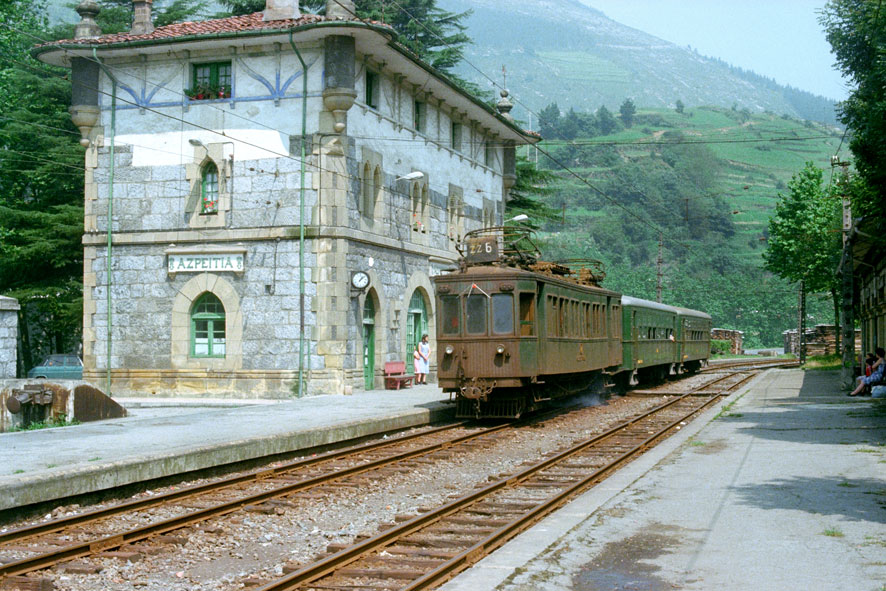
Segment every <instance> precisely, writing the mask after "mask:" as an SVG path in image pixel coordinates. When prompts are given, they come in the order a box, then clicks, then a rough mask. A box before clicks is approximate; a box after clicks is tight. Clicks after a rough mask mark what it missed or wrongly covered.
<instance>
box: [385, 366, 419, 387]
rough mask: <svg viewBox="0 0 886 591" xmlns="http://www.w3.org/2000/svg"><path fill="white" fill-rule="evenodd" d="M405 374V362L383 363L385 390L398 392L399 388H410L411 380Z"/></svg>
mask: <svg viewBox="0 0 886 591" xmlns="http://www.w3.org/2000/svg"><path fill="white" fill-rule="evenodd" d="M413 377H414V376H410V375H407V374H406V362H405V361H388V362H386V363H385V390H399V389H400V388H401V387H404V388H410V387H412V378H413Z"/></svg>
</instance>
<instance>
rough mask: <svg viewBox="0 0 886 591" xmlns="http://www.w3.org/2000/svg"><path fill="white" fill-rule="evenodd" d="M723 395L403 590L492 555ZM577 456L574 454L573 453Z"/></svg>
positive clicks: (428, 584)
mask: <svg viewBox="0 0 886 591" xmlns="http://www.w3.org/2000/svg"><path fill="white" fill-rule="evenodd" d="M687 396H688V395H684V396H682V397H681V398H680V399H681V400H682V399H684V398H686V397H687ZM721 396H723V394H715V395H712V396H711V398H710V399H709V400H707V401H705V402H704V403H703V404H702V405H700V406H698V407H696V408H693V409H692V410H691V411H690V412H688V413H686V414H685V415H683V416H681V417H680V418H678V419H676V420H675V421H672V422H671V423H669V424H668V425H666V426H665V427H664V428H662V429H660V430H658V431H657V432H656V433H654V434H652V435H650V436H649V437H647V438H646V439H644V440H643V441H642V442H640V443H639V444H637V445H636V446H634V447H633V448H631V449H630V450H628V451H626V452H624V453H623V454H622V455H620V456H619V457H617V458H616V459H615V460H613V461H611V462H610V463H608V464H607V465H605V466H603V467H601V468H598V469H597V470H594V471H593V472H591V473H590V474H589V475H588V476H587V477H586V478H583V479H581V480H579V481H578V482H576V483H575V484H573V485H571V486H569V487H567V488H566V489H564V490H563V491H561V492H560V493H558V494H556V495H554V496H553V497H551V498H550V499H548V500H546V501H543V502H542V503H540V504H539V505H538V506H536V507H535V508H533V509H531V510H530V511H529V512H527V513H526V514H524V515H522V516H520V517H518V518H517V519H514V520H513V521H511V522H510V523H508V524H507V525H505V526H503V527H502V528H500V529H499V530H498V531H496V532H494V533H493V534H491V535H489V536H487V537H486V538H484V539H483V540H481V541H480V542H477V543H476V544H474V545H473V546H471V547H470V548H468V549H467V550H464V551H463V552H461V553H460V554H458V555H457V556H455V557H454V558H451V559H450V560H448V561H446V562H444V563H443V564H442V565H440V566H439V567H437V568H436V569H434V570H433V571H431V572H428V573H426V574H425V575H424V576H422V577H421V578H419V579H417V580H415V581H413V582H412V583H411V584H409V585H407V586H406V587H404V588H403V591H414V590H417V589H427V588H429V587H431V586H432V585H436V584H438V583H440V582H443V581H445V580H448V579H449V578H451V577H452V576H454V575H455V574H457V573H459V572H461V571H462V570H464V569H466V568H468V567H470V566H471V565H472V564H474V563H476V562H477V561H479V560H480V559H481V558H483V557H484V556H487V555H489V554H491V553H492V552H493V551H494V550H496V549H497V548H499V547H501V546H502V545H504V544H505V543H506V542H508V541H509V540H511V539H512V538H514V537H515V536H517V535H518V534H520V533H522V532H523V531H525V530H526V529H528V528H529V527H531V526H532V525H534V524H536V523H538V522H539V521H541V520H542V519H543V518H545V517H547V516H548V515H550V514H551V513H553V512H554V511H556V510H557V509H559V508H560V507H562V506H563V505H565V504H566V503H567V502H569V501H570V500H571V499H572V497H574V496H576V495H578V494H580V493H581V492H583V491H584V490H585V489H587V488H588V487H590V486H592V485H593V484H597V483H599V482H600V481H601V480H603V479H604V477H605V476H606V475H608V474H609V473H611V472H612V471H614V470H616V469H617V468H619V467H621V466H622V465H623V464H625V463H627V462H628V461H629V460H630V459H632V458H633V457H634V456H636V455H638V454H640V453H642V452H643V451H645V450H646V449H647V448H648V447H650V446H651V445H652V444H653V443H654V442H655V441H657V440H658V439H660V438H662V437H664V435H665V434H667V433H668V432H670V431H671V430H673V429H674V428H675V427H677V426H678V425H680V424H681V423H682V422H683V421H685V420H686V419H688V418H689V417H691V416H693V415H695V414H697V413H699V412H701V411H702V410H703V409H705V408H707V407H708V406H710V405H711V404H713V403H714V402H715V401H717V400H718V399H719V398H720V397H721ZM570 455H573V454H570Z"/></svg>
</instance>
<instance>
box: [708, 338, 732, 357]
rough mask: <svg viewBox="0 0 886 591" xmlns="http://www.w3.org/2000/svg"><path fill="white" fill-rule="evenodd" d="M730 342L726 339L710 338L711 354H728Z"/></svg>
mask: <svg viewBox="0 0 886 591" xmlns="http://www.w3.org/2000/svg"><path fill="white" fill-rule="evenodd" d="M731 352H732V343H730V342H729V341H728V340H726V339H711V355H729V353H731Z"/></svg>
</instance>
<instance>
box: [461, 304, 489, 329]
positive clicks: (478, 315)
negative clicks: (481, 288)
mask: <svg viewBox="0 0 886 591" xmlns="http://www.w3.org/2000/svg"><path fill="white" fill-rule="evenodd" d="M488 309H489V306H488V304H487V301H486V296H485V295H481V294H478V295H469V296H468V297H467V298H466V301H465V316H466V318H465V328H466V330H467V333H468V334H486V318H487V314H488V312H487V311H488Z"/></svg>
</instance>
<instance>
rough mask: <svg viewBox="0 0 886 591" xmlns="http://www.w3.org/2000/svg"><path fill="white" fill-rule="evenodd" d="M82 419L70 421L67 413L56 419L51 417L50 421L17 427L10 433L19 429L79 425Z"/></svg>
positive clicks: (32, 429) (30, 429) (27, 429)
mask: <svg viewBox="0 0 886 591" xmlns="http://www.w3.org/2000/svg"><path fill="white" fill-rule="evenodd" d="M79 424H80V421H78V420H76V419H75V420H73V421H71V422H70V423H69V422H68V420H67V417H66V416H65V415H58V416H57V417H56V418H54V419H49V420H48V421H40V422H39V423H31V424H30V425H28V426H27V427H15V428H13V429H11V430H10V433H15V432H19V431H39V430H40V429H53V428H55V427H68V426H70V425H79Z"/></svg>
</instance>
